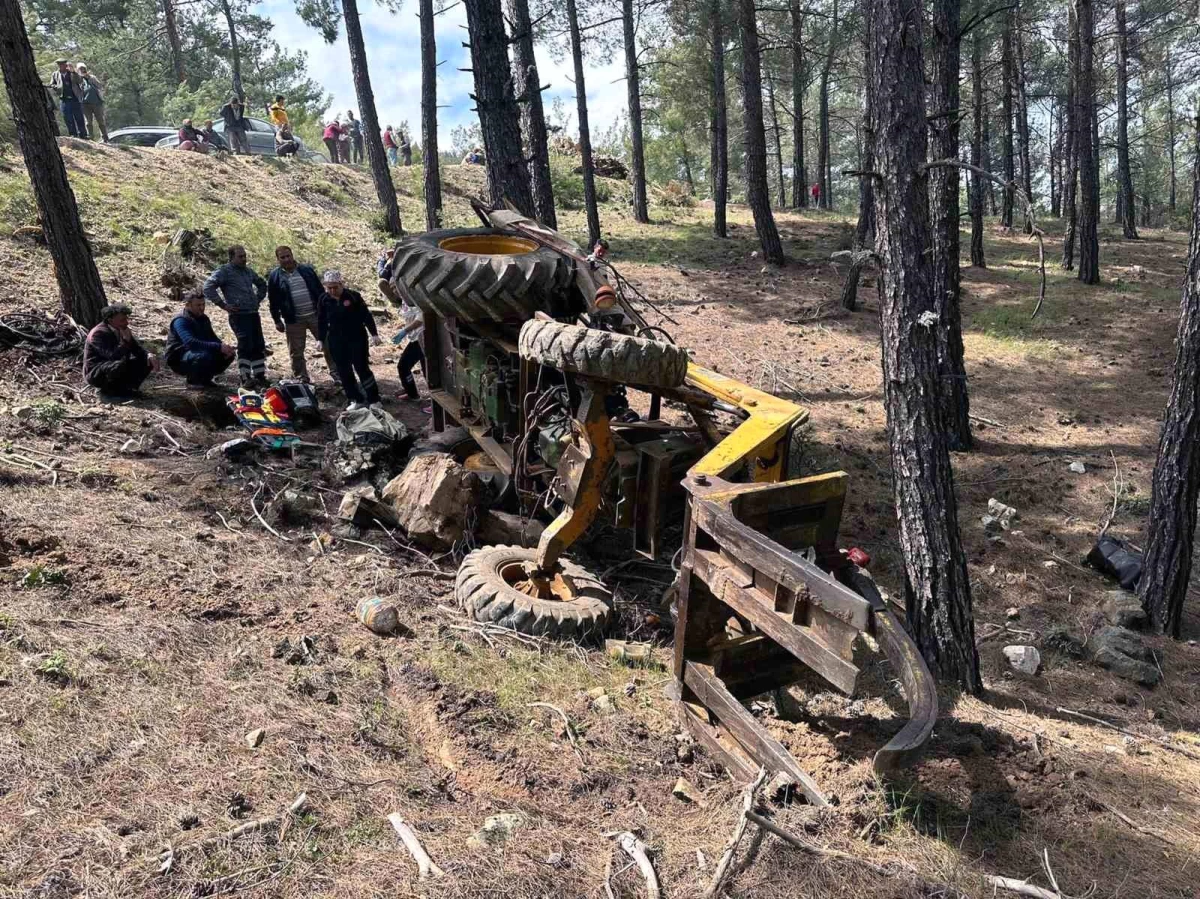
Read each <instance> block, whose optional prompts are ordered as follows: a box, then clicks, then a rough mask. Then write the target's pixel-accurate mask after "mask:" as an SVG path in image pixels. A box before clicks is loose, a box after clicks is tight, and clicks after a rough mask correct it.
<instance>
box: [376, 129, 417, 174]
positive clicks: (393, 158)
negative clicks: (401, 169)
mask: <svg viewBox="0 0 1200 899" xmlns="http://www.w3.org/2000/svg"><path fill="white" fill-rule="evenodd" d="M382 137H383V149H384V151H385V152H386V153H387V158H388V162H389V163H391V164H392V165H398V164H399V162H398V160H403V161H404V165H412V141H411V140H409V138H408V131H406V130H405V129H404V128H401V129H400V130H399V131H397V130H396V129H395V128H393V127H392V126H391V125H388V126H387V127H386V128H384V129H383V135H382Z"/></svg>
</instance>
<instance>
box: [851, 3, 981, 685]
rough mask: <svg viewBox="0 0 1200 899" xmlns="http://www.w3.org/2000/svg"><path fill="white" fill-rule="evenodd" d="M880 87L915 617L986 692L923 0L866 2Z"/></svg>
mask: <svg viewBox="0 0 1200 899" xmlns="http://www.w3.org/2000/svg"><path fill="white" fill-rule="evenodd" d="M870 11H871V18H872V20H873V26H874V27H873V32H874V34H873V47H874V52H873V53H872V54H871V62H872V66H871V75H870V77H871V78H872V79H873V81H874V85H875V115H876V141H875V152H876V163H875V168H876V171H878V172H879V174H880V176H881V177H880V179H879V181H878V183H877V185H876V192H875V223H876V230H877V234H878V239H877V241H876V243H877V249H878V252H879V255H880V278H881V289H880V331H881V336H882V342H883V385H884V387H883V399H884V408H885V410H886V412H887V427H888V438H889V442H890V444H891V461H892V473H893V481H894V484H895V491H896V516H897V519H898V520H899V525H900V546H901V549H902V550H903V554H904V568H905V574H906V584H905V587H906V599H907V608H908V623H909V628H910V630H911V631H912V634H913V639H914V640H915V641H916V643H917V646H918V647H920V649H921V653H922V655H924V657H925V659H926V661H927V662H928V663H929V666H930V668H931V669H932V670H933V671H934V672H935V675H936V676H937V677H938V678H939V679H940V680H942V681H944V682H955V683H958V684H960V685H961V686H962V687H963V688H964V689H966V690H967V691H969V692H972V693H978V692H980V691H981V690H982V689H983V683H982V680H981V679H980V674H979V657H978V655H977V653H976V650H975V625H974V620H973V617H972V612H971V584H970V580H969V578H968V575H967V563H966V556H965V554H964V553H963V547H962V540H961V537H960V535H959V531H958V507H957V502H956V500H955V496H954V478H953V472H952V470H951V467H950V454H949V452H948V451H947V449H946V434H945V430H944V427H943V423H942V415H941V410H940V409H939V407H938V399H937V398H938V396H939V387H938V380H939V375H938V340H937V332H936V329H934V328H932V327H930V326H928V325H927V324H923V320H924V319H926V318H928V317H929V316H936V314H937V309H936V304H935V303H934V297H933V273H932V271H931V269H932V263H931V261H930V258H929V256H928V255H927V253H926V248H927V247H928V244H929V195H928V187H927V177H926V174H925V162H926V159H927V156H926V153H927V149H928V147H927V126H926V121H925V109H924V90H925V85H924V75H923V73H924V65H923V62H922V58H921V56H922V50H921V47H922V44H921V28H922V14H921V0H871V5H870Z"/></svg>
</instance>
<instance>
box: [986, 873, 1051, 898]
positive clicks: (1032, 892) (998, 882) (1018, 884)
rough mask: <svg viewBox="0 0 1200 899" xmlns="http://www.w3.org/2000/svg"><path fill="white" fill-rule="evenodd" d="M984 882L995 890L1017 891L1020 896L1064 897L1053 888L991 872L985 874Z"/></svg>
mask: <svg viewBox="0 0 1200 899" xmlns="http://www.w3.org/2000/svg"><path fill="white" fill-rule="evenodd" d="M983 881H984V883H986V884H987V885H988V886H990V887H991V888H992V889H993V890H1004V891H1005V892H1008V893H1016V894H1018V895H1020V896H1032V897H1033V899H1063V894H1062V893H1059V892H1055V891H1053V890H1043V889H1042V888H1041V887H1035V886H1033V885H1031V884H1029V883H1028V882H1026V881H1024V880H1017V878H1015V877H993V876H992V875H991V874H985V875H984V878H983Z"/></svg>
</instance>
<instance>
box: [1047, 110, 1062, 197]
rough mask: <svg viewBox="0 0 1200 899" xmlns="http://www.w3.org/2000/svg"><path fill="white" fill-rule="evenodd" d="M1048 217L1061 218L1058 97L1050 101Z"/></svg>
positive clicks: (1060, 131)
mask: <svg viewBox="0 0 1200 899" xmlns="http://www.w3.org/2000/svg"><path fill="white" fill-rule="evenodd" d="M1050 103H1051V106H1050V139H1049V141H1048V142H1047V145H1048V146H1049V147H1050V215H1051V216H1053V217H1054V218H1059V217H1061V216H1062V152H1063V139H1062V102H1061V100H1060V99H1059V98H1058V97H1054V98H1053V99H1051V101H1050Z"/></svg>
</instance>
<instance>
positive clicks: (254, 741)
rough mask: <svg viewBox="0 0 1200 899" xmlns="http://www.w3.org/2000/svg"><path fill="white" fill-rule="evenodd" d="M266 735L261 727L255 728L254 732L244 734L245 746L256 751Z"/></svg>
mask: <svg viewBox="0 0 1200 899" xmlns="http://www.w3.org/2000/svg"><path fill="white" fill-rule="evenodd" d="M266 735H267V732H266V731H265V730H263V729H262V728H261V727H258V728H255V729H254V730H252V731H250V733H248V734H246V745H247V746H249V747H250V748H251V749H257V748H258V747H259V746H261V745H262V741H263V738H265V737H266Z"/></svg>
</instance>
